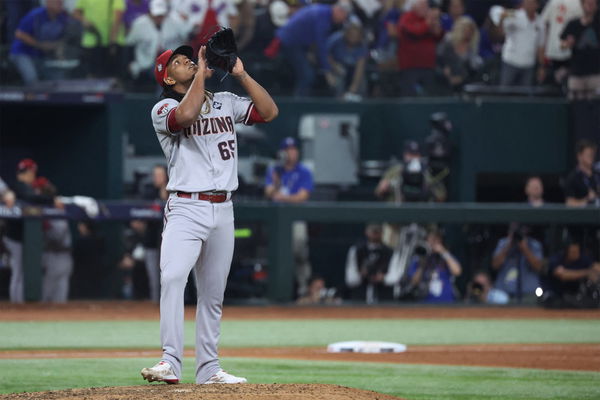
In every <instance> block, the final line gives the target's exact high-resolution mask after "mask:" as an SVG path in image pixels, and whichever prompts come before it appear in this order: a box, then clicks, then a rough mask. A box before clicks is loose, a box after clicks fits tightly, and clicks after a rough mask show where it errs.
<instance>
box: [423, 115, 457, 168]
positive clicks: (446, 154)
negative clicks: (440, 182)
mask: <svg viewBox="0 0 600 400" xmlns="http://www.w3.org/2000/svg"><path fill="white" fill-rule="evenodd" d="M429 124H430V126H431V133H430V134H429V136H427V138H426V139H425V154H426V155H427V158H428V167H429V171H430V172H431V175H432V176H433V177H434V178H435V177H440V179H443V178H445V177H446V176H447V175H448V174H449V172H450V161H451V157H452V144H451V143H450V138H449V136H450V133H451V132H452V122H451V121H450V120H449V119H448V115H447V114H446V113H445V112H436V113H433V114H431V116H430V118H429Z"/></svg>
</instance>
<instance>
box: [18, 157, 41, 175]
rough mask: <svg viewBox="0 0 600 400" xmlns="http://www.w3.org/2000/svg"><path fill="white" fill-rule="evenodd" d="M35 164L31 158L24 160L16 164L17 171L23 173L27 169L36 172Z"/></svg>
mask: <svg viewBox="0 0 600 400" xmlns="http://www.w3.org/2000/svg"><path fill="white" fill-rule="evenodd" d="M37 167H38V166H37V163H36V162H35V161H33V160H32V159H31V158H24V159H22V160H21V161H19V163H18V164H17V171H19V172H23V171H26V170H28V169H34V170H36V171H37Z"/></svg>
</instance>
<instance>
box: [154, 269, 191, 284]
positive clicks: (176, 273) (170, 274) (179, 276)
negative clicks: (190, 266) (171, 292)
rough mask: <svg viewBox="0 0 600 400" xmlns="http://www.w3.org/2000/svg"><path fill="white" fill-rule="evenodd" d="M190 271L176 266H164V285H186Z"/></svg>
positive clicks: (162, 278) (161, 275)
mask: <svg viewBox="0 0 600 400" xmlns="http://www.w3.org/2000/svg"><path fill="white" fill-rule="evenodd" d="M188 274H189V273H186V272H185V271H181V270H177V269H175V268H164V269H163V270H162V272H161V274H160V284H161V285H162V286H171V285H185V283H186V282H187V277H188Z"/></svg>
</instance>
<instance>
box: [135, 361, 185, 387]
mask: <svg viewBox="0 0 600 400" xmlns="http://www.w3.org/2000/svg"><path fill="white" fill-rule="evenodd" d="M142 376H143V377H144V379H146V380H147V381H148V382H166V383H179V378H177V376H176V375H175V373H174V372H173V369H172V368H171V364H169V363H168V362H165V361H161V362H159V363H158V364H156V365H155V366H154V367H152V368H144V369H142Z"/></svg>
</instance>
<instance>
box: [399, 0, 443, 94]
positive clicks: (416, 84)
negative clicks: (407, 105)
mask: <svg viewBox="0 0 600 400" xmlns="http://www.w3.org/2000/svg"><path fill="white" fill-rule="evenodd" d="M408 6H409V9H408V10H409V11H407V12H405V13H404V14H402V16H401V17H400V20H399V21H398V39H399V45H398V68H399V70H400V82H399V83H400V95H401V96H414V95H417V94H421V93H422V92H423V91H425V92H427V89H429V88H430V87H431V86H432V85H433V81H434V79H435V72H434V71H435V64H436V59H435V52H436V46H437V43H438V42H439V41H440V40H441V39H442V37H443V36H444V31H443V29H442V25H441V22H440V10H439V9H438V8H432V7H430V6H429V2H428V1H427V0H414V1H412V2H409V4H408Z"/></svg>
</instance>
